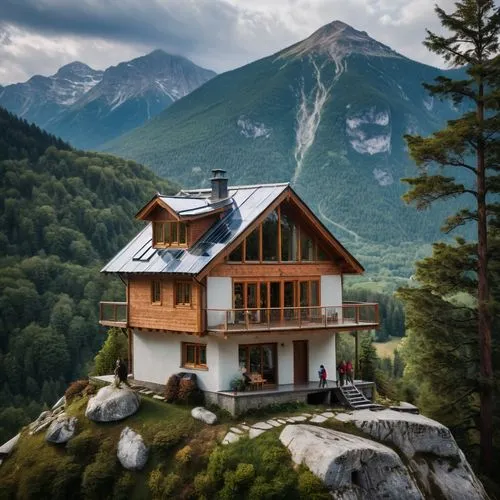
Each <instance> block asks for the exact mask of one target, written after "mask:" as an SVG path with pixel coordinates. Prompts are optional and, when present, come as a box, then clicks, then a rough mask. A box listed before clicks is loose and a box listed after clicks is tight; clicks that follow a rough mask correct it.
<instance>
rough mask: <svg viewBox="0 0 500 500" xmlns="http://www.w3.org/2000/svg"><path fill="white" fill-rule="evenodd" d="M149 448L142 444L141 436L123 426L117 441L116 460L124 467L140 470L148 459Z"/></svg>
mask: <svg viewBox="0 0 500 500" xmlns="http://www.w3.org/2000/svg"><path fill="white" fill-rule="evenodd" d="M148 455H149V449H148V447H147V446H146V445H145V444H144V440H143V439H142V436H141V435H140V434H138V433H137V432H135V431H133V430H132V429H131V428H130V427H125V429H123V430H122V432H121V434H120V441H119V442H118V451H117V456H118V460H119V461H120V463H121V464H122V466H123V467H125V469H128V470H141V469H142V468H144V466H145V465H146V462H147V461H148Z"/></svg>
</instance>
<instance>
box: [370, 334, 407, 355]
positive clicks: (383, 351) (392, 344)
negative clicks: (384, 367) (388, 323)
mask: <svg viewBox="0 0 500 500" xmlns="http://www.w3.org/2000/svg"><path fill="white" fill-rule="evenodd" d="M401 340H402V338H401V337H395V338H392V339H391V340H388V341H387V342H374V343H373V345H374V346H375V349H376V350H377V355H378V357H379V358H391V359H393V358H394V349H396V348H397V347H398V345H399V343H400V342H401Z"/></svg>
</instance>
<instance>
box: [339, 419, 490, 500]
mask: <svg viewBox="0 0 500 500" xmlns="http://www.w3.org/2000/svg"><path fill="white" fill-rule="evenodd" d="M336 418H337V419H338V420H341V421H343V422H353V423H354V424H355V425H356V427H358V428H359V429H361V430H362V431H363V432H366V433H367V434H369V435H370V436H371V437H373V438H375V439H377V440H378V441H382V442H386V443H390V444H391V445H393V446H395V447H397V448H398V449H399V450H400V451H401V452H402V453H403V454H404V455H405V456H406V457H407V458H408V460H409V467H410V470H411V471H412V473H413V474H414V476H415V478H416V479H417V481H418V482H419V485H420V487H421V489H422V490H423V491H424V492H425V494H426V496H428V497H430V498H436V497H439V498H445V499H450V500H455V499H456V500H481V499H486V498H488V496H487V495H486V493H485V491H484V488H483V486H482V484H481V482H480V481H479V480H478V479H477V477H476V476H475V474H474V472H473V471H472V468H471V467H470V465H469V463H468V462H467V460H466V458H465V456H464V454H463V453H462V451H461V450H460V448H459V447H458V445H457V443H456V442H455V439H454V438H453V436H452V434H451V432H450V430H449V429H448V428H447V427H445V426H444V425H442V424H440V423H439V422H436V421H435V420H432V419H430V418H427V417H424V416H423V415H414V414H411V413H401V412H397V411H393V410H382V411H377V412H372V411H369V410H359V411H354V412H352V413H349V414H348V413H344V414H339V415H337V416H336Z"/></svg>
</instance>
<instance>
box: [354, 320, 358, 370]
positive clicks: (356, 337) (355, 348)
mask: <svg viewBox="0 0 500 500" xmlns="http://www.w3.org/2000/svg"><path fill="white" fill-rule="evenodd" d="M354 373H355V375H356V376H357V375H358V374H359V332H358V330H356V331H355V332H354Z"/></svg>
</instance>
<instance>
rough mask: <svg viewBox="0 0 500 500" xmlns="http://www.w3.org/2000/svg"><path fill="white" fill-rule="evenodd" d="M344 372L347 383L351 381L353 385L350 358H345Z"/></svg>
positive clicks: (352, 370)
mask: <svg viewBox="0 0 500 500" xmlns="http://www.w3.org/2000/svg"><path fill="white" fill-rule="evenodd" d="M345 374H346V377H347V383H349V382H350V383H351V385H354V378H353V375H354V369H353V367H352V361H351V360H350V359H348V360H347V363H346V365H345Z"/></svg>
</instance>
